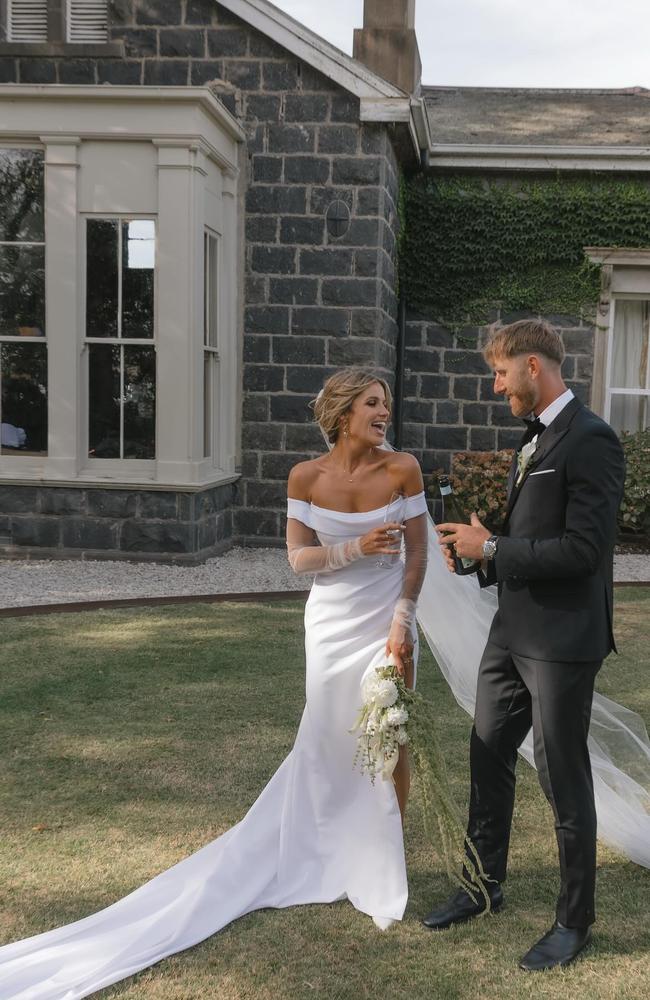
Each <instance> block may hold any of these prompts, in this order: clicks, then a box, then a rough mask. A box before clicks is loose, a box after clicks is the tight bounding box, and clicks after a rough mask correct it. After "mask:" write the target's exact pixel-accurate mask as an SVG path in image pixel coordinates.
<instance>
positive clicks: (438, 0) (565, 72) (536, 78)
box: [273, 0, 650, 88]
mask: <svg viewBox="0 0 650 1000" xmlns="http://www.w3.org/2000/svg"><path fill="white" fill-rule="evenodd" d="M273 2H274V3H275V4H276V6H277V7H281V8H282V10H284V11H286V12H287V14H291V16H292V17H295V18H296V20H298V21H301V22H302V23H303V24H305V25H307V26H308V27H309V28H311V29H312V30H313V31H316V32H317V33H318V34H319V35H321V36H322V37H324V38H326V39H327V40H328V41H330V42H332V43H333V44H334V45H336V46H338V48H340V49H343V51H344V52H348V53H351V52H352V32H353V29H354V28H360V27H361V26H362V24H363V0H273ZM416 30H417V35H418V43H419V47H420V55H421V57H422V66H423V69H422V82H423V83H424V84H429V85H431V86H467V87H472V86H474V87H478V86H483V87H592V88H593V87H635V86H636V87H649V88H650V44H649V41H650V2H649V0H544V2H543V3H536V2H531V0H416Z"/></svg>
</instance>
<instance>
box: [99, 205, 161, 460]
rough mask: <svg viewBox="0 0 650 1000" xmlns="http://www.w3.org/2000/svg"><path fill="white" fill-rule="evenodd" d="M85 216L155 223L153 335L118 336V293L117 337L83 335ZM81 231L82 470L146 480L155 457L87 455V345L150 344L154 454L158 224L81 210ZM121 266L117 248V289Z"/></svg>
mask: <svg viewBox="0 0 650 1000" xmlns="http://www.w3.org/2000/svg"><path fill="white" fill-rule="evenodd" d="M89 219H101V220H106V221H115V222H119V223H122V222H134V221H140V220H142V221H152V222H153V223H154V226H155V232H156V241H155V245H154V278H153V282H154V284H153V288H154V291H153V324H154V325H153V337H126V338H124V339H123V338H122V336H121V333H122V322H121V311H122V310H121V305H122V298H121V294H120V293H118V336H117V337H88V336H86V292H87V288H86V281H87V256H86V255H87V244H86V234H87V231H88V225H87V223H88V220H89ZM79 220H80V225H81V232H80V240H79V245H80V247H81V254H80V259H79V263H80V271H81V273H80V275H79V283H80V286H81V288H82V308H81V317H82V320H81V321H82V324H83V347H82V372H83V401H84V405H83V413H82V420H83V428H84V432H83V435H82V440H83V457H82V473H83V472H85V471H87V472H90V473H100V474H102V475H107V476H116V477H119V478H124V477H129V478H130V477H131V476H133V475H138V476H142V477H145V478H148V479H155V474H156V458H150V459H142V458H91V457H90V456H89V454H88V451H89V447H90V406H91V401H90V368H89V363H90V351H89V350H88V348H89V347H90V345H91V344H104V345H109V344H110V345H113V346H119V347H125V346H128V347H150V348H152V349H153V351H154V356H155V358H156V425H155V435H156V438H155V440H156V455H157V453H158V364H157V362H158V345H157V339H158V338H157V333H158V224H157V216H155V215H152V214H151V213H147V212H142V213H133V212H129V213H121V212H114V213H106V212H84V213H80V215H79ZM121 245H122V244H121V239H120V241H119V246H120V247H121ZM121 265H122V257H121V251H120V255H119V257H118V274H119V275H120V277H119V288H120V289H121V287H122V276H121ZM120 390H121V394H122V397H123V395H124V385H123V384H122V385H121V386H120ZM123 403H124V400H123V399H122V406H121V408H120V445H121V443H122V434H123V430H124V406H123Z"/></svg>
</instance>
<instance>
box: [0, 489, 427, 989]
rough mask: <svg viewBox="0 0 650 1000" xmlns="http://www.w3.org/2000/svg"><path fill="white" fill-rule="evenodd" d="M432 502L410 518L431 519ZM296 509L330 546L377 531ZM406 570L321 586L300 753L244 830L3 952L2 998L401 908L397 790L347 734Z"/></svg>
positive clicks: (411, 511) (415, 500)
mask: <svg viewBox="0 0 650 1000" xmlns="http://www.w3.org/2000/svg"><path fill="white" fill-rule="evenodd" d="M426 509H427V508H426V503H425V499H424V494H423V493H420V494H419V495H418V496H415V497H410V498H408V500H407V501H406V513H405V518H404V519H405V520H406V519H409V518H412V517H417V516H419V515H421V514H423V513H426ZM384 512H385V508H383V507H382V508H380V509H378V510H374V511H369V512H367V513H361V514H349V513H340V512H337V511H332V510H326V509H324V508H320V507H316V506H314V505H310V504H307V503H304V502H302V501H298V500H289V516H291V517H293V518H295V519H297V520H300V521H302V522H303V523H304V524H306V525H307V526H308V527H310V528H313V529H314V530H315V531H316V533H317V535H318V537H319V540H320V541H321V542H322V543H323V544H325V545H333V544H336V543H338V542H342V541H348V540H349V539H351V538H355V537H358V536H359V535H363V534H365V533H366V532H368V531H370V530H371V529H372V528H375V527H377V526H379V525H381V524H382V523H383V520H384ZM403 573H404V565H403V563H402V562H400V561H399V560H397V561H396V562H395V563H394V564H391V565H388V566H385V567H382V568H378V567H377V557H376V556H374V557H368V558H362V559H359V560H358V561H357V562H353V563H351V564H350V565H348V566H346V567H344V568H343V569H339V570H336V571H334V572H330V573H322V574H318V575H317V576H316V577H315V580H314V584H313V587H312V590H311V593H310V596H309V599H308V601H307V606H306V609H305V645H306V660H307V679H306V706H305V710H304V714H303V717H302V721H301V723H300V727H299V730H298V735H297V737H296V742H295V745H294V747H293V749H292V751H291V753H290V754H289V756H288V757H287V758H286V760H285V761H284V762H283V764H282V765H281V766H280V768H279V770H278V771H277V772H276V773H275V775H274V776H273V777H272V778H271V780H270V782H269V783H268V785H267V786H266V788H265V789H264V791H263V792H262V794H261V795H260V797H259V798H258V799H257V801H256V802H255V803H254V805H253V806H252V808H251V809H250V810H249V812H248V813H247V814H246V816H245V817H244V819H243V820H242V821H241V822H240V823H238V824H237V825H236V826H234V827H233V828H232V829H231V830H229V831H228V832H227V833H224V834H223V835H222V836H221V837H219V838H217V840H215V841H213V842H212V843H211V844H208V845H207V846H206V847H204V848H202V849H201V850H200V851H198V852H197V853H196V854H193V855H192V856H191V857H189V858H186V859H185V860H184V861H181V862H180V863H179V864H177V865H175V866H174V867H173V868H170V869H169V870H168V871H166V872H163V873H162V874H161V875H158V876H157V877H156V878H154V879H152V880H151V881H150V882H147V883H146V885H143V886H142V887H141V888H139V889H136V891H135V892H132V893H131V894H130V895H129V896H126V897H125V898H124V899H121V900H119V901H118V902H117V903H114V904H113V905H112V906H109V907H107V908H106V909H105V910H101V911H100V912H99V913H95V914H93V915H92V916H90V917H86V918H84V919H83V920H78V921H76V922H75V923H72V924H69V925H67V926H65V927H59V928H57V929H55V930H52V931H48V932H46V933H44V934H38V935H36V936H35V937H31V938H27V939H25V940H23V941H17V942H15V943H13V944H8V945H5V946H4V947H3V948H0V998H1V1000H77V998H79V997H85V996H88V995H89V994H91V993H94V992H95V991H96V990H99V989H101V988H102V987H104V986H108V985H110V984H111V983H115V982H117V981H118V980H120V979H123V978H125V977H126V976H129V975H132V974H133V973H135V972H138V971H139V970H141V969H144V968H146V967H147V966H150V965H153V964H154V963H155V962H158V961H160V959H162V958H165V957H166V956H168V955H172V954H173V953H174V952H178V951H182V950H183V949H184V948H189V947H191V946H192V945H195V944H197V943H198V942H199V941H203V940H204V939H205V938H206V937H208V936H210V935H211V934H214V933H215V931H218V930H220V928H222V927H224V926H225V925H226V924H228V923H230V922H231V921H232V920H235V919H236V918H237V917H240V916H242V915H243V914H245V913H249V912H250V911H251V910H258V909H261V908H262V907H284V906H294V905H296V904H299V903H330V902H333V901H334V900H338V899H346V898H347V899H349V900H350V902H351V903H352V904H353V905H354V906H355V907H356V908H357V909H358V910H361V911H362V912H363V913H366V914H368V915H369V916H371V917H373V918H377V920H378V922H379V923H380V924H381V923H384V924H385V923H387V922H389V921H390V920H399V919H401V917H402V915H403V913H404V908H405V906H406V900H407V893H408V890H407V882H406V869H405V862H404V847H403V842H402V825H401V820H400V813H399V808H398V804H397V796H396V794H395V788H394V785H393V782H392V781H376V782H375V784H374V785H373V784H371V782H370V781H369V779H368V777H366V776H365V775H362V774H360V772H359V770H358V769H356V768H354V767H353V761H354V755H355V750H356V737H355V736H354V735H352V734H350V732H349V730H350V729H351V727H352V726H353V724H354V721H355V717H356V715H357V712H358V709H359V707H360V704H361V696H360V684H361V681H362V679H363V677H364V675H365V674H366V672H367V671H369V670H371V669H373V668H374V667H375V666H378V665H380V664H382V663H384V662H385V660H386V655H385V644H386V639H387V636H388V632H389V629H390V625H391V620H392V616H393V610H394V607H395V604H396V602H397V601H398V599H399V597H400V593H401V589H402V580H403Z"/></svg>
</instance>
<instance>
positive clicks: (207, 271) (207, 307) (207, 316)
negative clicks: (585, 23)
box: [203, 233, 219, 347]
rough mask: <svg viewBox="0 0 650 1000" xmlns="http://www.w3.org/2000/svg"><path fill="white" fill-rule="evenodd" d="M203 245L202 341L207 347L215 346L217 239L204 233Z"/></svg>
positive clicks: (217, 285)
mask: <svg viewBox="0 0 650 1000" xmlns="http://www.w3.org/2000/svg"><path fill="white" fill-rule="evenodd" d="M203 247H204V281H205V284H204V304H203V327H204V332H203V342H204V343H205V344H207V346H208V347H216V346H217V304H218V294H217V293H218V287H219V284H218V274H217V240H216V238H215V237H214V236H211V235H210V234H209V233H206V234H205V240H204V243H203Z"/></svg>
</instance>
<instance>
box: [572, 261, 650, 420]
mask: <svg viewBox="0 0 650 1000" xmlns="http://www.w3.org/2000/svg"><path fill="white" fill-rule="evenodd" d="M584 252H585V256H586V257H587V259H588V260H590V261H591V262H592V263H593V264H598V265H599V267H600V269H601V290H600V298H599V301H598V306H597V310H596V326H595V340H594V368H593V375H592V382H591V399H590V403H591V408H592V410H594V412H595V413H599V414H600V415H601V416H602V417H603V418H604V419H605V420H607V421H609V419H610V415H611V400H612V396H615V395H617V392H616V389H617V387H616V386H615V387H614V388H613V389H612V387H611V385H610V379H611V370H612V351H613V341H614V316H615V310H616V300H617V299H619V300H621V299H637V300H638V299H643V300H648V301H650V247H629V248H621V247H585V248H584ZM622 392H623V393H627V394H629V395H636V394H639V395H647V394H648V393H647V392H646V390H643V389H639V390H632V389H624V390H622Z"/></svg>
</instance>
